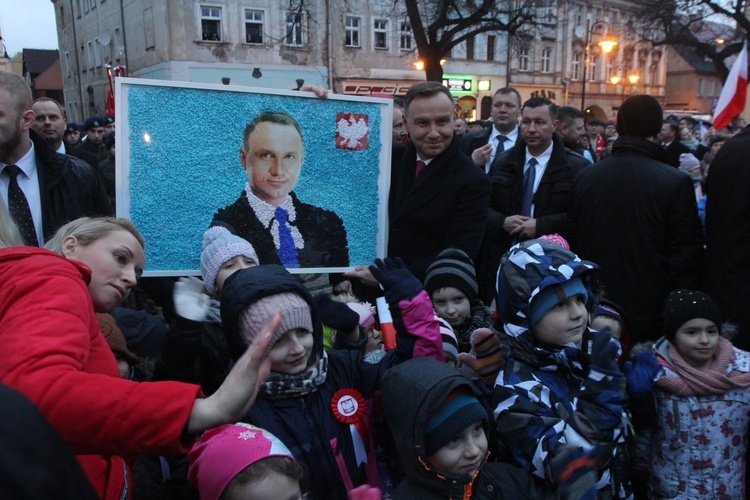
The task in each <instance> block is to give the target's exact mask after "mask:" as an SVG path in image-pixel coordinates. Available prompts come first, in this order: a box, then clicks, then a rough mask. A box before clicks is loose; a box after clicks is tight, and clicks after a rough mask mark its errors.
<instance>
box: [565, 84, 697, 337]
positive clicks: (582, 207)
mask: <svg viewBox="0 0 750 500" xmlns="http://www.w3.org/2000/svg"><path fill="white" fill-rule="evenodd" d="M661 125H662V109H661V106H660V105H659V102H658V101H657V100H656V99H654V98H653V97H651V96H648V95H636V96H633V97H630V98H629V99H627V100H626V101H625V102H624V103H623V104H622V106H621V107H620V110H619V111H618V113H617V132H618V134H619V138H618V139H617V142H615V144H614V147H613V149H612V154H611V155H610V156H608V157H607V158H606V159H604V160H602V161H600V162H599V163H597V164H596V165H595V166H593V167H591V168H587V169H584V170H583V171H581V172H580V173H579V174H578V176H577V177H576V179H575V182H574V185H573V205H572V208H571V211H570V216H571V227H572V238H571V246H572V249H573V250H574V251H575V252H576V253H577V254H578V255H579V256H580V257H581V258H582V259H586V260H590V261H593V262H596V263H597V264H599V266H600V267H601V270H600V271H599V274H598V276H599V278H601V280H602V281H603V285H604V288H605V290H606V294H607V298H609V299H610V300H612V301H614V302H615V303H617V304H618V305H619V306H621V307H622V308H623V309H624V310H625V312H626V313H627V315H628V317H629V319H630V324H631V327H632V332H633V337H634V338H633V341H632V342H639V341H644V340H655V339H657V338H659V337H661V336H662V334H663V332H662V322H661V318H662V309H663V306H664V299H665V298H666V297H667V295H668V294H669V292H671V291H672V290H674V289H677V288H688V289H693V290H695V289H697V287H698V286H699V285H700V270H701V258H702V253H703V235H702V230H701V224H700V220H699V219H698V211H697V207H696V202H695V191H694V190H693V183H692V181H691V179H690V177H689V176H688V175H687V174H685V173H684V172H681V171H680V170H679V169H675V168H672V167H671V166H669V165H668V164H667V163H665V159H666V157H665V152H664V150H663V148H662V147H661V146H660V145H659V144H658V143H657V142H656V140H655V139H656V136H657V134H659V130H660V127H661Z"/></svg>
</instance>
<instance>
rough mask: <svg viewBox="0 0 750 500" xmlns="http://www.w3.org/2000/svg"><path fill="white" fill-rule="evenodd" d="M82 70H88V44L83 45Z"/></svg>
mask: <svg viewBox="0 0 750 500" xmlns="http://www.w3.org/2000/svg"><path fill="white" fill-rule="evenodd" d="M80 61H81V71H86V70H87V69H88V66H86V46H85V45H81V59H80Z"/></svg>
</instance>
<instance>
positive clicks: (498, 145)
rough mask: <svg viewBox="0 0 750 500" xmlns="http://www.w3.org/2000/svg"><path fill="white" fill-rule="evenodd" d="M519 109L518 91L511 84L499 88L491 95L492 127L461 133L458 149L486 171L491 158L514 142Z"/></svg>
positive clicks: (516, 135)
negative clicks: (462, 134) (459, 147)
mask: <svg viewBox="0 0 750 500" xmlns="http://www.w3.org/2000/svg"><path fill="white" fill-rule="evenodd" d="M520 112H521V94H519V93H518V91H517V90H516V89H514V88H511V87H504V88H501V89H499V90H498V91H497V92H495V95H494V97H493V98H492V110H491V111H490V116H491V117H492V123H493V125H492V127H490V128H486V129H484V130H481V131H479V132H472V133H470V134H466V135H464V136H463V137H462V138H461V151H463V152H464V154H465V155H466V156H469V157H471V159H472V161H473V162H474V164H475V165H476V166H478V167H482V168H484V171H485V172H489V171H490V165H491V164H492V160H494V159H495V157H496V156H497V155H498V154H499V153H502V152H503V151H505V150H506V149H510V148H512V147H513V145H514V144H515V143H516V140H517V139H518V114H519V113H520Z"/></svg>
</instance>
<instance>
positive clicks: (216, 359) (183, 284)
mask: <svg viewBox="0 0 750 500" xmlns="http://www.w3.org/2000/svg"><path fill="white" fill-rule="evenodd" d="M200 262H201V276H202V277H203V283H201V281H200V280H198V279H197V278H193V277H190V278H181V279H180V280H179V281H178V282H177V283H175V287H174V305H175V312H176V313H177V314H176V315H175V319H174V321H173V322H172V324H171V325H170V329H169V333H168V334H167V337H166V338H165V339H164V344H163V345H162V350H161V355H160V356H159V359H158V360H157V363H156V367H155V371H154V378H155V379H156V380H178V381H181V382H191V383H197V384H200V385H201V387H202V388H203V392H204V394H206V395H210V394H213V393H214V392H215V391H216V389H218V388H219V386H220V385H221V383H222V382H223V380H224V377H225V375H226V373H227V369H228V367H229V363H230V357H229V349H228V348H227V342H226V339H225V338H224V330H223V329H222V327H221V315H220V312H219V300H218V299H219V297H220V295H221V289H222V286H223V285H224V281H225V280H226V279H227V278H228V277H229V276H231V275H232V274H233V273H235V272H237V271H239V270H240V269H245V268H247V267H252V266H257V265H258V264H260V262H259V261H258V256H257V255H256V253H255V249H254V248H253V246H252V245H251V244H250V243H248V242H247V241H245V240H243V239H242V238H240V237H238V236H235V235H233V234H231V233H230V232H229V231H228V230H226V229H225V228H223V227H218V226H217V227H212V228H209V229H208V230H207V231H206V232H205V234H204V235H203V252H201V259H200ZM204 286H205V290H206V291H207V292H208V293H209V295H210V296H211V297H210V298H209V296H207V295H206V294H205V293H203V288H204Z"/></svg>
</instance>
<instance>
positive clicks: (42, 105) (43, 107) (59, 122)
mask: <svg viewBox="0 0 750 500" xmlns="http://www.w3.org/2000/svg"><path fill="white" fill-rule="evenodd" d="M31 110H32V111H33V112H34V115H35V117H34V123H32V124H31V128H33V129H34V130H35V131H36V133H37V134H39V135H41V136H42V137H43V138H44V140H45V141H47V143H48V144H49V145H50V147H52V149H54V150H55V151H56V152H58V153H60V154H64V155H70V156H74V157H76V158H80V159H81V160H83V161H85V162H86V163H88V164H89V165H91V166H92V167H94V168H98V167H99V160H98V159H97V157H96V155H95V154H93V153H90V152H88V151H84V150H83V149H81V148H77V147H74V146H71V145H70V144H68V143H67V142H65V141H63V137H64V136H65V130H66V127H67V121H66V120H65V113H64V112H63V108H62V106H61V105H60V103H59V102H57V101H55V100H54V99H50V98H49V97H40V98H39V99H37V100H35V101H34V102H33V103H32V104H31Z"/></svg>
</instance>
